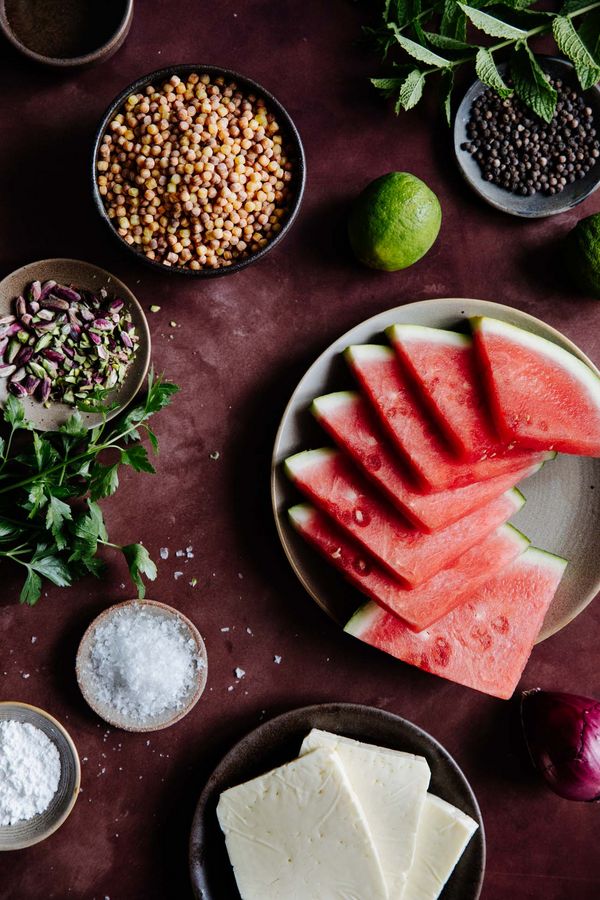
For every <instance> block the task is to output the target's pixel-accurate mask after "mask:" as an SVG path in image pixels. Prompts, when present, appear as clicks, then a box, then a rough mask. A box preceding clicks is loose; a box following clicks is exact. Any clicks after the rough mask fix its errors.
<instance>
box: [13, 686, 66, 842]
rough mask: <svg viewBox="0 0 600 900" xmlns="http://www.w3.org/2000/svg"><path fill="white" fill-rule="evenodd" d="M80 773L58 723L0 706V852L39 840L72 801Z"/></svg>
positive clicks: (22, 708)
mask: <svg viewBox="0 0 600 900" xmlns="http://www.w3.org/2000/svg"><path fill="white" fill-rule="evenodd" d="M80 781H81V768H80V765H79V756H78V755H77V750H76V748H75V744H74V743H73V741H72V740H71V737H70V735H69V734H68V732H67V731H66V730H65V729H64V728H63V726H62V725H61V724H60V722H57V721H56V719H54V718H53V717H52V716H51V715H49V713H47V712H44V710H42V709H38V708H37V707H35V706H29V705H28V704H27V703H18V702H16V701H11V700H4V701H1V702H0V851H1V850H20V849H22V848H23V847H31V845H32V844H37V843H39V842H40V841H43V840H45V839H46V838H47V837H49V836H50V835H51V834H52V833H53V832H55V831H56V829H57V828H60V826H61V825H62V824H63V822H64V821H65V819H66V818H67V816H68V815H69V813H70V812H71V810H72V809H73V806H74V805H75V801H76V800H77V796H78V794H79V785H80Z"/></svg>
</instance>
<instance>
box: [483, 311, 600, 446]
mask: <svg viewBox="0 0 600 900" xmlns="http://www.w3.org/2000/svg"><path fill="white" fill-rule="evenodd" d="M472 324H473V334H474V337H475V347H476V350H477V354H478V359H479V361H480V365H481V369H482V372H483V373H484V376H485V380H486V384H487V389H488V394H489V398H490V406H491V409H492V413H493V415H494V418H495V421H496V425H497V427H498V429H499V430H500V431H501V433H502V434H503V435H505V436H506V438H507V439H510V440H514V441H518V442H519V444H520V445H521V446H524V447H531V448H532V449H534V450H557V451H560V452H562V453H575V454H578V455H581V456H600V378H599V377H598V375H597V374H596V373H595V372H594V371H593V370H592V369H590V367H589V366H587V365H586V364H585V363H584V362H582V360H580V359H577V357H576V356H574V355H573V354H572V353H569V352H568V351H567V350H564V349H563V348H562V347H559V346H558V345H557V344H554V343H552V342H551V341H547V340H545V339H544V338H540V337H538V336H537V335H535V334H531V333H530V332H528V331H524V330H523V329H521V328H516V327H515V326H514V325H509V324H508V323H507V322H500V321H499V320H497V319H488V318H484V317H482V318H476V319H473V320H472Z"/></svg>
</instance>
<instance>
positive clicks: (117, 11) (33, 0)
mask: <svg viewBox="0 0 600 900" xmlns="http://www.w3.org/2000/svg"><path fill="white" fill-rule="evenodd" d="M132 19H133V0H103V2H101V3H100V2H98V3H93V4H89V3H87V2H86V0H68V2H64V0H0V30H1V31H2V32H4V34H5V36H6V37H7V39H8V40H9V41H10V43H11V44H12V45H13V47H16V49H17V50H19V51H20V52H21V53H23V54H24V55H25V56H27V57H28V58H29V59H31V60H33V61H34V62H37V63H41V64H42V65H45V66H53V67H55V68H59V69H65V68H73V67H85V66H91V65H94V64H95V63H99V62H104V61H105V60H107V59H109V57H111V56H112V55H113V53H116V52H117V50H118V49H119V47H120V46H121V45H122V44H123V42H124V40H125V38H126V37H127V35H128V33H129V29H130V28H131V22H132ZM33 23H35V24H34V27H33V28H32V27H31V26H32V24H33Z"/></svg>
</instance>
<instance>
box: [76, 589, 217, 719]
mask: <svg viewBox="0 0 600 900" xmlns="http://www.w3.org/2000/svg"><path fill="white" fill-rule="evenodd" d="M91 641H92V643H91V649H90V656H89V662H88V664H87V666H86V669H87V671H86V675H87V676H88V678H89V689H90V692H91V694H92V695H93V697H94V698H95V700H96V701H97V702H98V703H99V704H100V705H102V706H107V707H109V708H110V709H111V710H114V711H115V712H117V713H118V714H119V715H121V716H126V717H127V718H129V719H131V720H133V721H136V722H145V721H147V720H148V719H150V718H153V717H155V716H158V715H160V714H161V713H164V712H165V711H166V710H173V711H175V710H177V709H181V707H182V706H183V705H184V704H185V702H186V700H187V699H188V697H189V695H190V692H191V691H192V690H193V688H194V686H195V684H196V682H197V678H198V671H199V670H200V669H202V668H204V665H205V663H204V660H203V659H202V658H201V657H199V656H198V650H197V646H196V643H195V641H194V640H193V638H192V637H191V635H190V632H189V630H188V628H187V626H186V624H185V623H184V622H183V621H181V620H180V619H179V618H175V617H173V616H167V615H161V614H154V613H151V612H149V611H148V610H146V609H144V606H143V604H133V605H131V606H127V607H124V608H123V609H121V610H118V611H117V612H116V613H114V614H113V615H112V616H111V617H109V618H108V619H107V620H105V621H104V622H101V623H100V624H99V625H98V626H97V627H96V629H95V631H94V633H93V635H92V639H91Z"/></svg>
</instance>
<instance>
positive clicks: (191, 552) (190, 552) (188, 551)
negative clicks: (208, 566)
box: [185, 547, 194, 559]
mask: <svg viewBox="0 0 600 900" xmlns="http://www.w3.org/2000/svg"><path fill="white" fill-rule="evenodd" d="M185 555H186V556H187V558H188V559H193V558H194V548H193V547H186V548H185Z"/></svg>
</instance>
